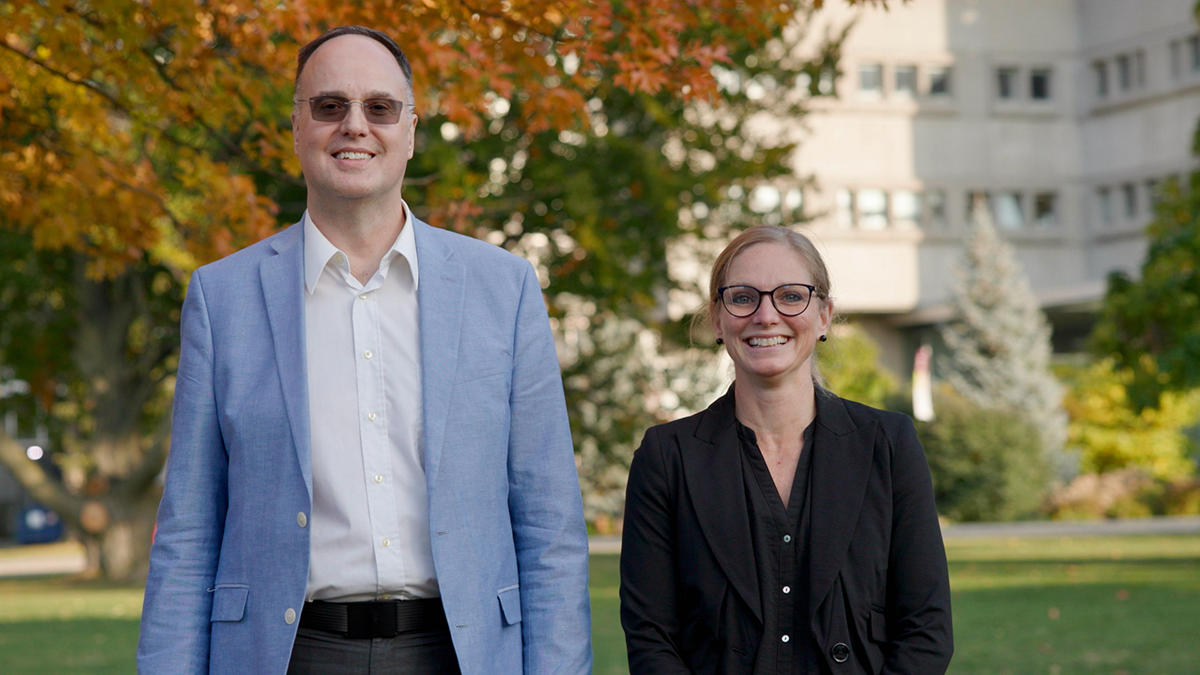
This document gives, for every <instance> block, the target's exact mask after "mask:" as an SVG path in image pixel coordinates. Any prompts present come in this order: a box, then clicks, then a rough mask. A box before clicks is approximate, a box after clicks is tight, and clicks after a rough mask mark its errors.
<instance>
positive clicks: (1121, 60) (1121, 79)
mask: <svg viewBox="0 0 1200 675" xmlns="http://www.w3.org/2000/svg"><path fill="white" fill-rule="evenodd" d="M1131 86H1133V70H1132V66H1130V64H1129V56H1128V55H1126V54H1122V55H1120V56H1118V57H1117V87H1119V88H1120V89H1121V91H1129V88H1130V87H1131Z"/></svg>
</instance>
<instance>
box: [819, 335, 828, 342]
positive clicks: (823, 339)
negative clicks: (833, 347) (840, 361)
mask: <svg viewBox="0 0 1200 675" xmlns="http://www.w3.org/2000/svg"><path fill="white" fill-rule="evenodd" d="M828 339H829V338H827V337H825V336H824V335H822V336H821V342H824V341H826V340H828Z"/></svg>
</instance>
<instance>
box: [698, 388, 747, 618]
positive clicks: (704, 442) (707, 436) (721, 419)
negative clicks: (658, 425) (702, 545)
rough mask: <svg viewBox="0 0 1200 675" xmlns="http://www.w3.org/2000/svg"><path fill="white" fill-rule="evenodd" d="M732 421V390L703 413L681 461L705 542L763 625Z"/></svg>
mask: <svg viewBox="0 0 1200 675" xmlns="http://www.w3.org/2000/svg"><path fill="white" fill-rule="evenodd" d="M735 421H736V418H735V416H734V400H733V389H732V387H731V388H730V390H729V392H728V393H726V394H725V395H724V396H722V397H721V398H720V399H718V400H717V401H716V402H715V403H713V404H712V405H711V406H709V408H708V409H707V410H706V411H704V416H703V418H702V419H701V421H700V424H699V426H698V427H697V428H696V437H695V439H692V440H693V441H694V442H693V443H692V444H691V447H685V448H683V450H684V451H683V452H681V453H680V456H681V461H682V462H683V474H684V480H685V481H686V483H687V488H688V496H689V497H690V498H691V501H692V509H693V510H694V511H695V513H696V520H698V521H699V523H700V530H701V531H702V532H703V533H704V538H705V541H706V542H707V543H708V547H709V549H710V550H711V551H712V553H713V557H715V558H716V559H717V563H718V564H719V565H720V566H721V570H722V571H723V572H724V573H725V576H726V577H727V578H728V579H729V583H730V584H731V585H732V586H733V588H734V590H735V591H736V592H737V593H738V595H740V596H742V600H743V601H744V602H745V603H746V605H747V606H749V607H750V609H751V611H753V612H754V616H755V617H756V618H757V619H758V620H759V622H760V623H761V622H762V620H763V619H762V600H761V598H760V596H759V588H758V568H757V567H756V566H755V563H754V548H753V542H752V541H751V540H750V512H749V510H748V508H747V507H746V496H745V491H744V488H743V483H742V481H743V477H742V456H741V443H740V441H739V440H738V436H737V425H736V424H735ZM681 440H682V441H685V442H686V441H687V440H689V439H681Z"/></svg>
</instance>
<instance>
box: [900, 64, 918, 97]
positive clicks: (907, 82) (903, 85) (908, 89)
mask: <svg viewBox="0 0 1200 675" xmlns="http://www.w3.org/2000/svg"><path fill="white" fill-rule="evenodd" d="M895 73H896V88H895V93H896V94H897V95H899V96H909V97H913V96H916V95H917V67H916V66H913V65H903V66H896V69H895Z"/></svg>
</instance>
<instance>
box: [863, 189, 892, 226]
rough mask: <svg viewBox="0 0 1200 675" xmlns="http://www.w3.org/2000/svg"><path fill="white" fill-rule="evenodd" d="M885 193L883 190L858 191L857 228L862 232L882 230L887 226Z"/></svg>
mask: <svg viewBox="0 0 1200 675" xmlns="http://www.w3.org/2000/svg"><path fill="white" fill-rule="evenodd" d="M887 206H888V205H887V193H886V192H884V191H883V190H875V189H867V190H859V191H858V226H859V228H861V229H864V230H883V229H886V228H887V226H888V208H887Z"/></svg>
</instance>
